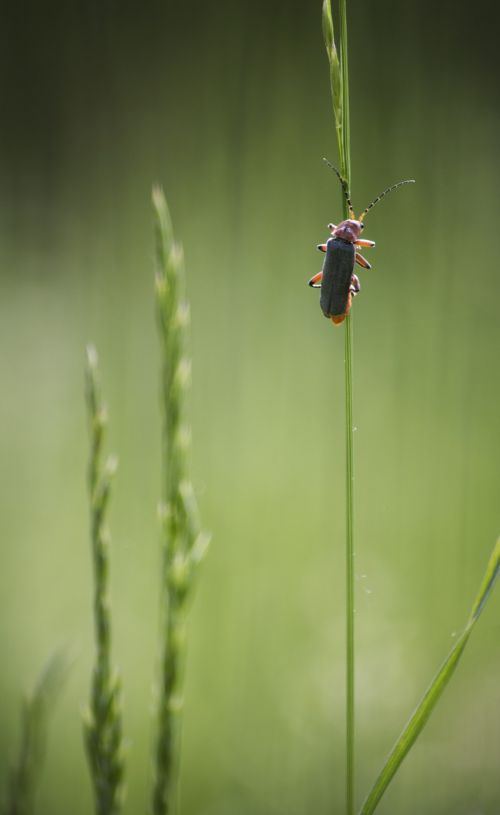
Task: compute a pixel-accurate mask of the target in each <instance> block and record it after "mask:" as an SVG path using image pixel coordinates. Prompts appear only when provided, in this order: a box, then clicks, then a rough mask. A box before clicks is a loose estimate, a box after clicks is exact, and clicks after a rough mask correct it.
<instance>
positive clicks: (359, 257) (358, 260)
mask: <svg viewBox="0 0 500 815" xmlns="http://www.w3.org/2000/svg"><path fill="white" fill-rule="evenodd" d="M356 263H359V265H360V266H362V267H363V269H371V268H372V265H371V263H368V261H367V259H366V258H364V257H363V255H360V254H359V252H356Z"/></svg>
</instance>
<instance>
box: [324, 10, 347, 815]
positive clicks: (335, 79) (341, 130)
mask: <svg viewBox="0 0 500 815" xmlns="http://www.w3.org/2000/svg"><path fill="white" fill-rule="evenodd" d="M339 19H340V59H339V56H338V50H337V47H336V44H335V33H334V25H333V16H332V10H331V5H330V0H324V2H323V34H324V38H325V46H326V52H327V55H328V60H329V63H330V88H331V94H332V104H333V113H334V119H335V132H336V135H337V147H338V153H339V163H340V174H341V176H342V177H343V179H344V180H345V181H346V183H347V188H348V189H349V190H350V188H351V141H350V117H349V64H348V51H347V3H346V0H340V2H339ZM342 206H343V212H344V218H348V217H349V210H348V206H347V201H346V200H345V196H343V197H342ZM352 342H353V341H352V318H351V315H350V314H348V315H347V317H346V319H345V330H344V372H345V435H346V471H345V477H346V813H347V815H353V813H354V757H355V753H354V729H355V701H354V680H355V662H354V600H355V598H354V459H353V447H354V439H353V403H352V364H353V363H352V356H353V354H352Z"/></svg>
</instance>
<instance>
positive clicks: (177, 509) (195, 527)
mask: <svg viewBox="0 0 500 815" xmlns="http://www.w3.org/2000/svg"><path fill="white" fill-rule="evenodd" d="M153 209H154V215H155V244H156V254H155V258H156V275H155V293H156V311H157V319H158V329H159V339H160V355H161V374H162V376H161V412H162V423H163V436H162V441H163V444H162V468H163V485H162V498H161V502H160V518H161V533H162V557H163V573H162V634H161V636H162V643H161V676H160V689H159V700H158V722H157V737H156V753H155V767H154V770H155V776H154V784H153V800H152V811H153V813H154V815H167V813H171V812H175V809H176V807H177V777H178V769H179V756H180V719H181V713H182V707H183V699H182V690H183V666H184V659H185V647H186V645H185V642H186V638H185V622H186V613H187V601H188V599H189V597H190V595H191V593H192V589H193V587H194V582H195V576H196V572H197V570H198V566H199V564H200V562H201V560H202V558H203V556H204V554H205V551H206V549H207V546H208V542H209V537H208V536H207V535H206V534H204V533H203V532H202V531H201V526H200V521H199V515H198V507H197V502H196V498H195V496H194V491H193V487H192V484H191V479H190V474H189V469H190V465H189V453H190V441H191V432H190V428H189V425H188V423H187V419H186V395H187V391H188V388H189V384H190V375H191V363H190V360H189V358H188V357H187V355H186V351H185V348H186V335H187V331H188V327H189V308H188V305H187V303H186V302H185V300H184V298H183V287H184V263H183V254H182V249H181V247H180V246H179V245H178V244H176V242H175V240H174V235H173V229H172V222H171V220H170V214H169V211H168V207H167V204H166V201H165V197H164V195H163V192H162V191H161V189H159V188H158V187H155V188H154V189H153Z"/></svg>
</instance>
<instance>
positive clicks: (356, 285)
mask: <svg viewBox="0 0 500 815" xmlns="http://www.w3.org/2000/svg"><path fill="white" fill-rule="evenodd" d="M349 291H352V293H353V294H354V296H356V295H357V294H359V292H360V291H361V283H360V282H359V277H358V276H357V274H353V276H352V277H351V285H350V286H349Z"/></svg>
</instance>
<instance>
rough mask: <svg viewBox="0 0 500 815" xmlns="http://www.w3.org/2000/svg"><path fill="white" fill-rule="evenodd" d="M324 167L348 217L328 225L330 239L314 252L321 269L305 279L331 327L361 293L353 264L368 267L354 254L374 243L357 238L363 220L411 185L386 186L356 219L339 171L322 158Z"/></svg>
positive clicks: (345, 314)
mask: <svg viewBox="0 0 500 815" xmlns="http://www.w3.org/2000/svg"><path fill="white" fill-rule="evenodd" d="M324 161H325V162H326V163H327V164H328V166H329V167H330V168H331V169H332V170H333V171H334V172H335V173H336V175H337V177H338V179H339V181H340V183H341V185H342V190H343V192H344V196H345V199H346V201H347V206H348V211H349V218H347V219H346V220H344V221H341V223H339V224H338V225H335V224H328V229H329V231H330V238H328V240H327V241H326V243H320V244H318V249H319V250H320V251H321V252H325V260H324V263H323V268H322V270H321V271H320V272H318V274H315V275H314V277H311V279H310V280H309V285H310V286H312V287H313V288H321V294H320V301H319V303H320V306H321V311H322V312H323V314H324V315H325V317H328V318H329V319H330V320H331V321H332V323H334V325H340V323H343V322H344V320H345V318H346V317H347V315H348V314H349V311H350V310H351V305H352V298H353V297H355V296H356V295H357V294H358V293H359V291H360V290H361V284H360V282H359V278H358V276H357V275H356V274H354V265H355V263H357V264H358V265H359V266H361V267H362V268H363V269H371V264H370V263H369V262H368V261H367V260H366V258H365V257H363V255H362V254H361V253H360V252H359V251H358V249H360V248H367V249H368V248H372V247H374V246H375V242H374V241H370V240H367V239H365V238H362V237H361V233H362V231H363V229H364V226H365V225H364V223H363V220H364V218H365V215H366V214H367V213H368V212H369V211H370V210H371V209H372V208H373V207H374V206H375V204H377V203H378V202H379V201H380V200H381V199H382V198H383V197H384V196H385V195H387V194H388V193H389V192H392V191H393V190H396V189H397V188H398V187H401V186H402V185H403V184H414V183H415V181H414V179H413V178H410V179H408V180H407V181H398V183H397V184H393V185H392V187H387V189H386V190H384V192H382V193H380V195H378V196H377V197H376V198H375V199H374V200H373V201H372V202H371V204H369V206H367V207H366V209H364V210H363V212H362V213H361V215H360V216H359V218H356V216H355V214H354V209H353V207H352V203H351V199H350V195H349V190H348V187H347V182H346V180H345V179H344V178H342V176H341V175H340V173H339V171H338V170H337V169H336V167H334V166H333V164H330V162H329V161H328V159H326V158H325V159H324Z"/></svg>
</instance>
